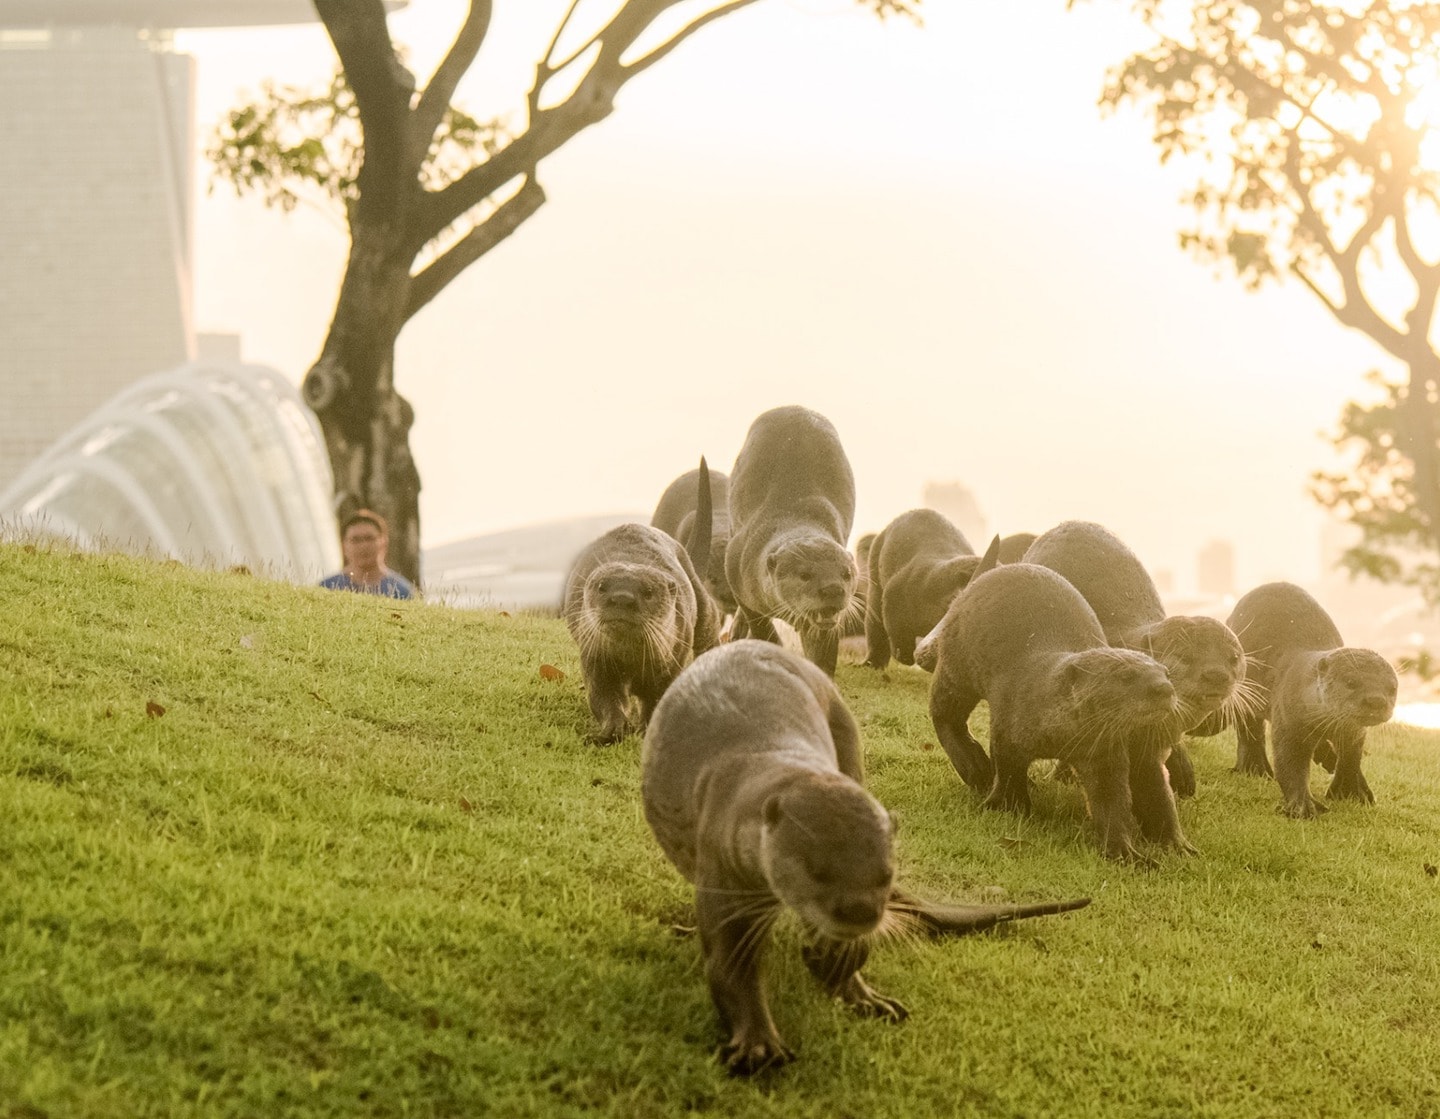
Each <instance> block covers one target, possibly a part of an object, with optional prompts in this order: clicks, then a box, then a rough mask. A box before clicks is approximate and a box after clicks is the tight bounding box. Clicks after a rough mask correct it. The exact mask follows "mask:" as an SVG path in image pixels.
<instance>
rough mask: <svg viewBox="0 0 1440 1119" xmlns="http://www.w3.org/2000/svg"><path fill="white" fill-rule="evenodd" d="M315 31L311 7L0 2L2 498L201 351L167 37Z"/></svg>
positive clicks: (163, 1)
mask: <svg viewBox="0 0 1440 1119" xmlns="http://www.w3.org/2000/svg"><path fill="white" fill-rule="evenodd" d="M314 19H315V11H314V8H313V7H312V6H311V5H310V3H309V0H0V152H4V153H5V157H4V158H3V159H0V200H3V204H0V249H3V251H0V394H3V397H4V400H5V406H4V407H3V408H0V489H3V488H4V487H5V485H6V483H7V482H9V481H10V480H11V479H13V478H14V477H15V476H16V475H18V474H19V473H20V471H21V469H23V468H24V467H25V466H26V465H27V464H28V463H29V462H31V461H32V460H33V459H35V458H36V457H37V456H38V455H39V454H40V453H41V452H42V451H43V450H45V449H46V448H47V447H48V446H49V445H50V444H51V443H52V442H53V441H54V440H55V439H57V438H58V437H59V436H60V435H62V434H63V433H64V432H66V431H68V430H70V429H71V428H72V427H74V426H75V425H76V424H77V423H78V422H79V421H80V420H81V419H82V418H83V417H85V416H86V415H87V414H89V413H90V412H91V411H92V410H94V409H95V408H96V407H98V406H99V405H100V404H102V403H103V402H105V401H106V400H109V399H110V398H111V397H113V396H114V395H115V394H116V393H117V392H118V391H120V390H121V389H122V388H124V387H125V386H127V385H129V384H131V383H132V382H134V381H136V380H138V379H140V378H141V377H144V376H146V375H147V374H151V373H155V372H158V371H160V370H162V369H169V368H171V367H173V366H176V365H178V364H180V363H181V362H184V361H186V360H188V359H191V358H194V357H195V356H196V354H197V346H196V336H195V324H194V321H193V320H192V317H191V260H192V240H193V235H192V226H193V212H192V211H193V205H192V201H193V197H194V181H193V180H194V173H193V168H194V163H195V154H196V145H195V120H194V115H195V108H194V104H195V97H194V81H195V73H194V60H193V59H192V58H190V57H189V56H187V55H182V54H177V53H176V52H175V51H174V49H173V45H172V42H171V33H172V30H173V29H177V28H184V27H235V26H257V25H268V24H279V23H299V22H313V21H314Z"/></svg>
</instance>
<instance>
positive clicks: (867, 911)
mask: <svg viewBox="0 0 1440 1119" xmlns="http://www.w3.org/2000/svg"><path fill="white" fill-rule="evenodd" d="M880 909H881V907H880V906H878V905H876V904H875V903H873V902H868V901H842V902H840V903H839V904H837V905H835V906H832V907H831V909H830V913H831V915H832V916H833V917H834V918H835V920H836V921H837V922H839V923H840V924H842V925H870V924H874V923H875V922H876V921H878V920H879V919H880Z"/></svg>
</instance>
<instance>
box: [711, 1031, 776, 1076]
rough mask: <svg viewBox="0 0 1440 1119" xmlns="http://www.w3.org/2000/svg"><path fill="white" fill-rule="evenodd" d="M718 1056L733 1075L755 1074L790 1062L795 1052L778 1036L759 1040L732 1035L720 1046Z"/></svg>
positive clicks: (727, 1070) (726, 1069)
mask: <svg viewBox="0 0 1440 1119" xmlns="http://www.w3.org/2000/svg"><path fill="white" fill-rule="evenodd" d="M717 1057H718V1059H719V1061H720V1063H721V1064H723V1065H724V1066H725V1071H726V1072H728V1073H729V1074H730V1075H731V1076H754V1075H755V1074H756V1073H757V1072H763V1071H765V1070H766V1069H771V1068H779V1067H780V1066H781V1065H787V1064H789V1063H790V1062H791V1061H793V1060H794V1059H795V1054H794V1052H792V1051H791V1050H790V1049H789V1048H788V1047H787V1046H786V1045H785V1043H784V1042H783V1041H781V1040H780V1039H779V1038H778V1037H768V1038H761V1039H759V1040H752V1039H750V1038H735V1037H732V1038H731V1039H730V1040H729V1041H728V1042H726V1043H725V1044H724V1045H722V1046H721V1047H720V1052H719V1053H718V1054H717Z"/></svg>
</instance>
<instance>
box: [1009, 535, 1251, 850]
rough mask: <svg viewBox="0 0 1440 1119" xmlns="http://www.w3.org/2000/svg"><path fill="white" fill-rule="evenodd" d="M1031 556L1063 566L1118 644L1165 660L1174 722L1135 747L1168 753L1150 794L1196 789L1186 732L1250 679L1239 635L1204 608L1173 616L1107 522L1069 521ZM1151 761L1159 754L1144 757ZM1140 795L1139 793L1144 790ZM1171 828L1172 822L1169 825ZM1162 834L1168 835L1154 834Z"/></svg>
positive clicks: (1029, 559)
mask: <svg viewBox="0 0 1440 1119" xmlns="http://www.w3.org/2000/svg"><path fill="white" fill-rule="evenodd" d="M1025 562H1026V563H1037V564H1039V565H1040V566H1042V567H1048V568H1050V570H1052V571H1054V572H1057V573H1058V574H1060V575H1061V576H1062V577H1064V579H1065V580H1066V582H1068V583H1069V584H1070V585H1071V586H1073V587H1074V588H1075V589H1076V590H1078V591H1079V592H1080V594H1081V596H1082V597H1083V598H1084V599H1085V601H1086V602H1088V603H1089V604H1090V608H1091V609H1092V610H1094V611H1095V616H1096V617H1097V618H1099V619H1100V625H1101V627H1102V628H1103V629H1104V630H1105V639H1106V640H1107V641H1109V642H1110V644H1111V645H1115V646H1118V647H1120V648H1124V649H1137V650H1139V651H1140V652H1142V653H1147V654H1149V655H1150V656H1152V657H1154V658H1155V659H1156V660H1157V661H1159V662H1160V663H1161V664H1162V665H1164V666H1165V670H1166V672H1168V673H1169V675H1170V683H1171V684H1173V685H1174V687H1175V693H1176V695H1177V696H1178V697H1179V699H1180V705H1179V708H1178V709H1177V711H1176V718H1175V720H1174V721H1173V725H1171V724H1167V725H1166V726H1164V727H1156V728H1152V729H1151V730H1150V731H1148V732H1147V735H1146V737H1145V741H1142V742H1137V743H1136V750H1137V752H1139V753H1143V754H1146V755H1154V754H1156V753H1157V752H1158V753H1159V754H1160V755H1161V758H1160V763H1161V764H1163V765H1164V766H1165V769H1166V771H1167V774H1166V776H1167V781H1166V788H1165V789H1162V788H1161V787H1160V786H1159V784H1157V783H1156V781H1155V778H1156V776H1157V775H1156V774H1154V773H1153V772H1150V773H1149V774H1148V776H1144V777H1141V778H1140V780H1141V782H1142V784H1144V785H1145V787H1146V788H1147V789H1149V790H1150V792H1149V794H1148V795H1152V796H1155V797H1157V798H1160V799H1161V800H1163V799H1165V798H1166V797H1169V796H1171V793H1170V791H1169V790H1172V789H1173V793H1174V795H1178V796H1194V795H1195V767H1194V765H1193V763H1192V762H1191V760H1190V756H1189V754H1187V753H1186V752H1185V749H1184V746H1183V743H1182V736H1183V734H1184V733H1185V732H1186V731H1188V730H1190V729H1191V728H1192V727H1195V726H1197V725H1199V724H1200V723H1201V722H1203V721H1204V720H1205V719H1206V718H1207V717H1208V716H1209V715H1210V714H1211V713H1213V712H1215V711H1218V710H1220V708H1221V707H1222V706H1224V705H1225V704H1227V703H1232V702H1234V701H1235V700H1236V697H1237V695H1238V693H1239V689H1241V687H1242V686H1243V684H1244V680H1245V658H1244V655H1243V653H1242V652H1241V649H1240V641H1239V640H1238V639H1237V638H1236V636H1235V635H1234V633H1232V632H1231V631H1230V630H1229V629H1228V628H1227V627H1226V626H1225V625H1224V624H1223V623H1222V622H1220V621H1218V620H1217V619H1215V618H1207V617H1202V616H1188V615H1175V616H1172V617H1166V615H1165V607H1164V606H1163V605H1161V602H1160V594H1159V592H1158V591H1157V590H1156V589H1155V583H1154V581H1153V580H1152V579H1151V578H1150V575H1149V573H1148V572H1147V571H1146V570H1145V568H1144V565H1142V564H1141V562H1140V559H1139V557H1138V556H1136V555H1135V553H1134V552H1132V551H1131V550H1130V549H1129V548H1128V547H1126V546H1125V544H1124V543H1123V542H1122V541H1121V540H1120V539H1119V537H1117V536H1116V535H1115V534H1114V533H1112V532H1111V531H1110V530H1109V529H1107V528H1105V527H1104V526H1102V525H1098V524H1095V523H1093V522H1091V521H1065V522H1064V523H1062V524H1059V525H1057V526H1055V527H1054V528H1052V529H1050V530H1049V531H1048V532H1044V533H1042V534H1041V535H1040V536H1038V537H1037V538H1036V539H1035V541H1034V543H1032V544H1031V545H1030V547H1029V549H1028V550H1027V551H1026V553H1025ZM1137 764H1138V765H1141V766H1142V767H1143V768H1146V769H1149V768H1151V766H1152V762H1150V761H1146V762H1137ZM1137 795H1139V793H1138V790H1137ZM1167 816H1168V817H1169V818H1173V819H1174V821H1175V822H1174V824H1173V828H1174V829H1175V830H1174V832H1173V834H1172V835H1171V837H1170V839H1169V841H1170V842H1176V843H1178V844H1183V839H1180V838H1178V836H1179V833H1178V828H1179V822H1178V817H1175V816H1174V811H1173V808H1172V809H1171V810H1170V811H1169V812H1168V813H1167ZM1166 831H1167V832H1169V831H1171V826H1170V825H1167V826H1166ZM1152 838H1163V837H1158V836H1157V837H1152Z"/></svg>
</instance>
